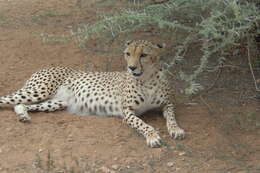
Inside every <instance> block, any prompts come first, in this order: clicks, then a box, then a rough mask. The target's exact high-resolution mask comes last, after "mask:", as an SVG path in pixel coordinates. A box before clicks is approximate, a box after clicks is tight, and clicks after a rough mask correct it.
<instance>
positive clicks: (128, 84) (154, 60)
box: [0, 40, 185, 147]
mask: <svg viewBox="0 0 260 173" xmlns="http://www.w3.org/2000/svg"><path fill="white" fill-rule="evenodd" d="M163 48H164V45H155V44H152V43H151V42H148V41H144V40H138V41H129V42H127V43H126V49H125V51H124V54H125V59H126V62H127V70H126V71H124V72H82V71H76V70H73V69H71V68H67V67H53V68H49V69H43V70H41V71H39V72H36V73H34V74H33V75H32V76H31V78H30V79H29V80H28V81H27V82H26V83H25V85H24V87H22V88H21V89H20V90H18V91H16V92H15V93H13V94H10V95H7V96H3V97H0V105H4V104H12V105H15V107H14V110H15V112H16V114H17V115H18V116H19V120H20V121H21V122H29V121H30V120H31V118H30V116H29V115H28V111H56V110H63V109H66V110H67V111H69V112H71V113H74V114H79V115H92V114H95V115H98V116H119V117H122V118H123V122H125V123H126V124H127V125H129V126H130V127H132V128H133V129H135V130H136V131H137V132H139V133H140V134H142V135H143V136H144V137H145V138H146V142H147V145H148V146H150V147H158V146H160V145H161V138H160V136H159V134H158V132H157V131H156V130H155V129H154V128H153V127H152V126H150V125H148V124H146V123H145V122H144V121H142V120H141V119H140V118H139V117H138V115H140V114H142V113H143V112H145V111H147V110H150V109H154V108H161V109H162V111H163V116H164V117H165V119H166V125H167V128H168V131H169V134H170V135H171V136H172V137H174V138H175V139H182V138H183V137H184V134H185V133H184V131H183V130H182V129H181V128H180V127H179V126H178V124H177V122H176V119H175V114H174V104H173V103H172V102H171V100H170V89H169V88H170V87H169V84H168V81H167V80H166V78H165V77H164V69H163V68H162V66H161V64H160V59H159V58H160V55H161V52H162V51H163Z"/></svg>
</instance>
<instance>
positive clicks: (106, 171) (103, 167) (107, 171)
mask: <svg viewBox="0 0 260 173" xmlns="http://www.w3.org/2000/svg"><path fill="white" fill-rule="evenodd" d="M99 170H100V171H102V172H104V173H111V170H110V169H109V168H108V167H105V166H102V167H101V168H99Z"/></svg>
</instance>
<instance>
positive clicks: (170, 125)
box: [163, 103, 185, 139]
mask: <svg viewBox="0 0 260 173" xmlns="http://www.w3.org/2000/svg"><path fill="white" fill-rule="evenodd" d="M163 116H164V117H165V119H166V124H167V129H168V132H169V134H170V136H171V137H173V138H174V139H183V138H184V137H185V131H184V130H183V129H182V128H180V127H179V125H178V123H177V121H176V119H175V113H174V105H173V104H171V103H170V104H167V105H166V106H165V107H164V108H163Z"/></svg>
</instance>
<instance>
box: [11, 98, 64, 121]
mask: <svg viewBox="0 0 260 173" xmlns="http://www.w3.org/2000/svg"><path fill="white" fill-rule="evenodd" d="M66 107H67V103H66V102H64V101H61V100H55V99H50V100H46V101H44V102H42V103H38V104H32V105H24V104H19V105H16V106H15V107H14V110H15V112H16V114H17V115H18V116H19V121H21V122H30V121H31V117H30V116H29V115H28V111H31V112H32V111H41V112H53V111H56V110H63V109H65V108H66Z"/></svg>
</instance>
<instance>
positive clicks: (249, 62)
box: [247, 37, 260, 92]
mask: <svg viewBox="0 0 260 173" xmlns="http://www.w3.org/2000/svg"><path fill="white" fill-rule="evenodd" d="M247 59H248V65H249V68H250V71H251V74H252V77H253V80H254V83H255V89H256V91H257V92H259V91H260V90H259V88H258V86H257V82H256V79H255V74H254V71H253V67H252V63H251V56H250V48H249V37H247Z"/></svg>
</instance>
